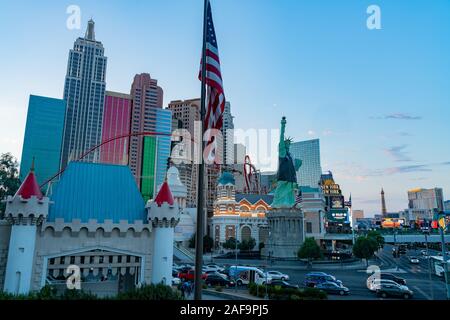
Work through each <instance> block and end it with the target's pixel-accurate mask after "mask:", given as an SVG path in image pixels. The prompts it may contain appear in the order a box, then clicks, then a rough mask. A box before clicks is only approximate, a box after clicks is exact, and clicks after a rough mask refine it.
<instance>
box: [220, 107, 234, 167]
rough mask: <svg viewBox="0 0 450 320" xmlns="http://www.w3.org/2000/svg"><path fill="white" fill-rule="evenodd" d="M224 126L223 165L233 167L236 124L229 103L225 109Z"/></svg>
mask: <svg viewBox="0 0 450 320" xmlns="http://www.w3.org/2000/svg"><path fill="white" fill-rule="evenodd" d="M222 118H223V126H222V130H221V131H222V135H223V163H224V164H226V165H233V164H234V163H235V162H234V123H233V116H232V115H231V104H230V102H229V101H226V102H225V109H224V112H223V115H222Z"/></svg>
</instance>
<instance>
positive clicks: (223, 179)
mask: <svg viewBox="0 0 450 320" xmlns="http://www.w3.org/2000/svg"><path fill="white" fill-rule="evenodd" d="M235 183H236V181H235V180H234V176H233V175H232V174H231V173H230V172H226V171H225V172H224V173H222V175H221V176H220V179H219V184H222V185H226V184H232V185H234V184H235Z"/></svg>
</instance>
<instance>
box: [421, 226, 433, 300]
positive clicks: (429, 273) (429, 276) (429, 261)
mask: <svg viewBox="0 0 450 320" xmlns="http://www.w3.org/2000/svg"><path fill="white" fill-rule="evenodd" d="M423 234H424V235H425V245H426V254H427V260H428V281H429V284H430V293H431V300H434V289H433V282H432V280H431V259H430V255H429V253H428V235H429V234H430V229H429V228H427V229H426V230H424V231H423Z"/></svg>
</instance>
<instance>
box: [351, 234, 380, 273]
mask: <svg viewBox="0 0 450 320" xmlns="http://www.w3.org/2000/svg"><path fill="white" fill-rule="evenodd" d="M377 250H378V243H377V241H376V240H375V239H374V238H373V237H367V236H366V237H364V236H361V237H358V239H356V241H355V244H354V245H353V254H354V255H355V257H357V258H359V259H365V260H366V264H367V266H369V259H370V258H372V257H373V255H374V253H375V251H377Z"/></svg>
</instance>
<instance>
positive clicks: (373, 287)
mask: <svg viewBox="0 0 450 320" xmlns="http://www.w3.org/2000/svg"><path fill="white" fill-rule="evenodd" d="M382 284H397V285H398V283H397V282H395V281H392V280H387V279H373V280H372V281H370V282H369V283H368V284H367V289H369V290H370V291H372V292H376V291H377V290H378V289H379V288H380V287H381V285H382Z"/></svg>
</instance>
